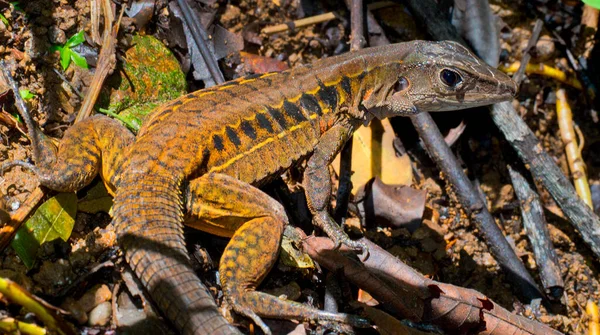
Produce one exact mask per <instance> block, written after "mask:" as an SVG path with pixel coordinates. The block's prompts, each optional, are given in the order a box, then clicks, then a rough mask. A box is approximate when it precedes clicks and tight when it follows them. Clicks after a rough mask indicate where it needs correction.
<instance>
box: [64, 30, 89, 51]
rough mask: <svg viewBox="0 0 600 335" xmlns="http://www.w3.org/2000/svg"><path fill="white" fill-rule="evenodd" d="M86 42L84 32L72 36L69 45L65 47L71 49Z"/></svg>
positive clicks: (66, 44)
mask: <svg viewBox="0 0 600 335" xmlns="http://www.w3.org/2000/svg"><path fill="white" fill-rule="evenodd" d="M84 41H85V36H84V35H83V30H82V31H80V32H78V33H77V34H75V35H73V36H71V38H69V40H68V41H67V43H65V47H67V48H71V47H74V46H76V45H78V44H81V43H83V42H84Z"/></svg>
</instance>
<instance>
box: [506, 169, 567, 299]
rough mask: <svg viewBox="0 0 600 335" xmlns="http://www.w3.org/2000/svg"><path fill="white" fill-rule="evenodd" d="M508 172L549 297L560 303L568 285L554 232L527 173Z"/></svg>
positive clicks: (518, 171)
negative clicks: (551, 233)
mask: <svg viewBox="0 0 600 335" xmlns="http://www.w3.org/2000/svg"><path fill="white" fill-rule="evenodd" d="M507 168H508V173H509V175H510V179H511V181H512V184H513V188H514V190H515V194H516V195H517V198H518V199H519V203H520V207H521V216H522V217H523V226H524V227H525V231H526V232H527V236H528V237H529V241H530V242H531V247H532V249H533V255H534V256H535V261H536V263H537V265H538V267H539V269H540V271H539V273H540V279H541V280H542V285H543V286H544V289H545V290H546V294H548V296H549V297H551V298H552V299H553V300H559V299H560V298H561V297H562V295H563V292H564V287H565V283H564V281H563V279H562V275H561V270H560V264H559V262H558V257H557V256H556V251H555V250H554V245H553V244H552V240H550V232H549V231H548V226H547V223H546V218H545V217H544V209H543V207H542V204H541V201H540V198H539V196H538V195H537V193H536V192H535V191H534V189H533V188H532V185H531V183H530V182H529V181H528V180H526V179H525V178H524V177H523V174H524V173H525V172H524V171H522V170H517V169H516V168H513V167H512V166H511V165H508V166H507Z"/></svg>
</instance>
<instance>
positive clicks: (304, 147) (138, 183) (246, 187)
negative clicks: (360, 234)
mask: <svg viewBox="0 0 600 335" xmlns="http://www.w3.org/2000/svg"><path fill="white" fill-rule="evenodd" d="M515 92H516V85H515V83H514V82H513V81H512V80H511V79H510V77H508V76H507V75H505V74H503V73H501V72H500V71H498V70H496V69H494V68H492V67H490V66H488V65H486V64H485V63H484V62H483V61H481V60H480V59H478V58H477V57H476V56H474V55H473V54H472V53H471V52H470V51H469V50H468V49H466V48H465V47H463V46H461V45H460V44H457V43H454V42H449V41H444V42H426V41H412V42H404V43H398V44H392V45H386V46H381V47H374V48H367V49H363V50H360V51H356V52H351V53H346V54H343V55H339V56H334V57H329V58H324V59H321V60H319V61H317V62H315V63H313V64H308V65H303V66H298V67H295V68H293V69H290V70H287V71H283V72H278V73H266V74H260V75H250V76H246V77H241V78H238V79H236V80H233V81H229V82H227V83H224V84H222V85H219V86H215V87H211V88H208V89H204V90H200V91H196V92H193V93H189V94H187V95H185V96H182V97H180V98H177V99H175V100H173V101H170V102H168V103H166V104H164V105H162V106H160V107H158V108H156V109H155V110H154V111H153V112H152V114H151V115H150V116H149V117H148V119H147V120H146V121H145V122H144V124H143V126H142V128H141V129H140V131H139V134H138V135H137V137H134V135H133V134H132V133H130V132H129V131H128V130H127V129H126V128H125V127H124V126H122V125H121V124H120V123H119V122H117V121H115V120H113V119H110V118H108V117H106V116H104V115H95V116H92V117H90V118H88V119H86V120H83V121H81V122H79V123H76V124H74V125H73V126H72V127H70V128H69V129H68V130H67V131H66V132H65V134H64V136H63V138H62V139H61V141H60V143H59V144H58V146H57V147H55V146H53V144H51V142H50V141H49V139H48V138H46V137H45V136H44V135H43V133H42V132H41V131H40V130H39V129H37V128H36V127H34V125H33V121H32V119H31V117H30V116H29V115H22V116H23V120H24V121H25V123H26V126H27V128H28V132H29V137H30V140H31V143H32V148H33V159H34V161H35V165H33V164H30V163H27V162H23V161H10V162H5V163H3V164H2V166H1V168H0V172H2V171H5V170H6V169H8V168H10V167H13V166H22V167H25V168H28V169H30V170H31V171H33V173H34V174H35V175H36V176H37V178H38V179H39V181H40V184H41V185H43V186H45V187H48V188H50V189H52V190H56V191H63V192H73V191H77V190H79V189H81V188H82V187H84V186H85V185H87V184H89V183H90V182H91V181H92V180H93V179H94V178H95V176H97V175H100V176H101V178H102V180H103V182H104V183H105V184H106V186H107V189H108V190H109V191H110V193H111V194H114V204H113V218H112V222H113V224H114V226H115V229H116V231H117V240H118V243H119V245H120V246H121V247H122V249H123V250H124V255H125V259H126V261H127V263H128V264H129V266H130V267H131V268H132V269H133V271H134V273H135V274H136V276H137V277H138V278H139V280H140V281H141V283H142V285H143V286H144V287H145V288H146V289H147V291H148V292H149V294H150V296H151V298H152V299H153V301H154V302H155V303H156V304H157V306H158V307H159V309H160V310H161V311H162V313H163V314H164V315H165V316H166V317H167V318H168V319H169V320H170V321H171V322H172V323H173V325H174V326H175V327H176V328H177V329H178V331H179V332H181V333H183V334H239V333H240V332H239V330H238V329H237V328H236V327H234V326H232V325H230V324H229V323H228V322H227V321H226V320H225V318H224V317H223V316H222V315H221V314H220V312H219V310H218V309H217V306H216V303H215V302H214V300H213V298H212V296H211V295H210V293H209V292H208V290H207V289H206V288H205V287H204V285H203V284H202V282H201V281H200V279H199V278H198V277H197V275H196V274H195V273H194V271H193V270H192V268H191V265H190V263H189V256H188V253H187V252H186V248H185V242H184V239H183V232H182V227H183V224H186V225H188V226H191V227H193V228H196V229H200V230H203V231H206V232H209V233H212V234H215V235H219V236H225V237H230V238H231V240H230V242H229V243H228V245H227V247H226V248H225V250H224V252H223V255H222V257H221V260H220V264H219V273H220V278H221V287H222V290H223V294H224V298H225V300H226V301H227V303H228V304H229V306H231V308H232V309H233V311H234V312H235V313H237V314H239V315H242V316H245V317H248V318H250V319H251V320H252V321H253V322H254V323H256V324H257V325H258V326H259V327H261V328H262V330H263V331H264V332H265V333H266V334H270V330H269V328H268V327H267V325H266V324H265V323H264V322H263V321H262V318H265V317H266V318H286V319H297V320H317V321H329V322H342V323H349V324H351V325H356V326H364V325H365V323H366V322H367V321H366V320H364V319H362V318H360V317H358V316H354V315H349V314H343V313H328V312H325V311H321V310H318V309H315V308H312V307H308V306H306V305H303V304H300V303H297V302H292V301H288V300H285V299H280V298H278V297H274V296H271V295H269V294H266V293H262V292H260V291H257V290H256V288H257V286H258V285H259V284H260V283H261V282H262V280H263V279H264V278H265V276H266V275H267V274H268V273H269V271H270V269H271V268H272V267H273V265H274V264H275V262H276V260H277V257H278V252H279V247H280V242H281V238H282V234H283V231H284V227H285V226H286V225H287V224H288V218H287V216H286V214H285V211H284V209H283V207H282V205H281V204H279V203H278V202H277V201H275V200H274V199H272V198H271V197H269V196H268V195H266V194H265V193H264V192H263V191H261V190H260V189H259V188H258V187H259V186H261V185H264V184H265V183H266V182H268V181H269V180H271V179H272V178H274V177H275V176H278V175H279V174H281V173H282V172H284V171H285V170H286V169H288V168H290V167H291V166H292V165H294V164H298V163H300V162H305V169H304V174H303V182H302V185H303V187H304V191H305V194H306V197H307V202H308V206H309V209H310V211H311V214H312V215H313V223H314V225H315V226H317V227H320V228H321V229H322V230H323V231H324V232H325V233H326V234H327V235H328V236H329V237H330V238H332V239H333V240H334V242H336V243H337V244H338V245H340V244H345V245H347V246H349V247H351V248H353V249H355V250H361V251H362V253H363V254H366V253H367V252H368V251H367V250H366V248H365V246H364V245H362V244H360V243H357V242H356V241H353V240H351V239H350V238H349V237H348V236H347V235H346V234H345V233H344V232H343V230H342V229H341V227H340V226H339V225H338V224H337V223H336V222H334V220H333V219H332V218H331V216H330V215H329V213H328V211H327V210H328V208H327V206H328V200H329V197H330V194H331V186H332V185H331V178H330V171H329V169H328V168H327V167H328V165H329V164H330V163H331V161H332V160H333V158H334V156H335V155H336V153H338V152H339V151H340V149H341V147H342V146H343V145H344V143H345V142H346V141H347V140H348V139H349V138H350V136H351V135H352V133H353V131H354V130H355V129H357V128H358V127H360V126H362V125H367V124H369V122H370V121H371V120H373V119H374V118H378V119H383V118H387V117H392V116H406V115H414V114H416V113H419V112H426V111H427V112H430V111H451V110H458V109H464V108H471V107H476V106H482V105H488V104H492V103H496V102H501V101H506V100H509V99H511V98H512V97H513V96H514V94H515ZM15 99H17V100H19V99H18V97H15Z"/></svg>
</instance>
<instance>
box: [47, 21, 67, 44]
mask: <svg viewBox="0 0 600 335" xmlns="http://www.w3.org/2000/svg"><path fill="white" fill-rule="evenodd" d="M48 39H50V43H52V44H61V45H62V44H65V43H66V42H67V35H66V34H65V32H64V31H63V30H62V29H60V28H58V27H57V26H52V27H50V29H49V30H48Z"/></svg>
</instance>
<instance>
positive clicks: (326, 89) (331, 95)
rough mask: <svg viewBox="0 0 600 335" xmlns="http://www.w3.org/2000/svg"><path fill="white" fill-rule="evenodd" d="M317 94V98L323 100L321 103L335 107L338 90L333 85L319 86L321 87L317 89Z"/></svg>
mask: <svg viewBox="0 0 600 335" xmlns="http://www.w3.org/2000/svg"><path fill="white" fill-rule="evenodd" d="M317 94H318V95H319V99H321V101H323V103H324V104H325V105H327V106H329V107H331V108H332V109H335V108H336V107H337V103H338V92H337V90H336V89H335V86H324V85H322V86H321V89H320V90H319V92H317Z"/></svg>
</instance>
